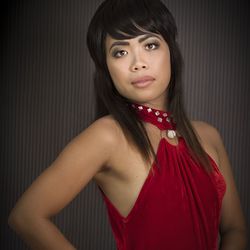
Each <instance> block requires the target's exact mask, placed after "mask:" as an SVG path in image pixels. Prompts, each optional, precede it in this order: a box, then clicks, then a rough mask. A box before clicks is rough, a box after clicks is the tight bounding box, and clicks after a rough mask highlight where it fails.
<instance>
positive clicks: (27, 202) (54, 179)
mask: <svg viewBox="0 0 250 250" xmlns="http://www.w3.org/2000/svg"><path fill="white" fill-rule="evenodd" d="M115 143H116V142H115V133H114V123H113V122H112V121H111V119H110V118H101V119H99V120H98V121H96V122H95V123H93V124H92V125H91V126H90V127H89V128H87V129H86V130H85V131H84V132H82V133H81V134H80V135H78V136H77V137H76V138H74V139H73V140H72V141H71V142H70V143H69V144H68V145H67V146H66V147H65V149H64V150H63V151H62V152H61V153H60V155H59V156H58V158H57V159H56V160H55V161H54V162H53V163H52V165H51V166H50V167H49V168H47V169H46V170H45V171H44V172H43V173H42V174H41V175H40V176H39V177H38V178H37V179H36V180H35V181H34V182H33V183H32V185H31V186H30V187H29V188H28V190H27V191H26V192H25V193H24V194H23V195H22V196H21V198H20V199H19V201H18V202H17V204H16V206H15V207H14V209H13V210H12V211H11V214H10V216H9V225H10V226H11V227H12V228H13V229H14V230H15V231H16V232H17V233H18V234H19V235H20V236H21V237H22V238H23V239H24V241H26V243H27V244H28V245H29V246H30V247H31V248H32V249H51V250H52V249H57V250H58V249H60V250H64V249H65V250H66V249H75V248H74V247H73V246H72V245H71V244H70V243H69V241H68V240H67V239H66V238H65V237H64V236H63V235H62V233H61V232H60V231H59V230H58V229H57V227H56V226H55V225H54V224H53V223H52V222H51V221H50V217H52V216H53V215H55V214H57V213H58V212H59V211H60V210H61V209H62V208H63V207H65V206H66V205H67V204H68V203H69V202H71V201H72V199H73V198H74V197H75V196H76V195H77V194H78V193H79V192H80V191H81V190H82V189H83V188H84V187H85V186H86V184H87V183H88V182H89V181H90V180H91V179H92V178H93V177H94V176H95V174H96V173H97V172H99V171H101V170H102V168H103V167H104V166H105V165H106V162H108V160H109V158H110V156H111V154H112V150H113V149H114V147H115Z"/></svg>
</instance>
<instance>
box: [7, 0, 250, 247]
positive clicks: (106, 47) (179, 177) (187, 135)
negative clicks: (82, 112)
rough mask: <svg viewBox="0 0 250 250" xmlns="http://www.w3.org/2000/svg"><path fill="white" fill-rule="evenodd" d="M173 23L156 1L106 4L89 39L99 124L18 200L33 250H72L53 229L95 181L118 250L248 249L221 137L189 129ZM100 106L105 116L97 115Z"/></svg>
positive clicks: (17, 222) (19, 219) (13, 220)
mask: <svg viewBox="0 0 250 250" xmlns="http://www.w3.org/2000/svg"><path fill="white" fill-rule="evenodd" d="M176 35H177V29H176V24H175V21H174V18H173V16H172V15H171V13H170V12H169V11H168V9H167V8H166V7H165V5H163V4H162V3H161V2H160V1H159V0H154V1H152V0H140V1H139V0H106V1H104V2H103V3H102V4H101V6H100V7H99V8H98V10H97V11H96V13H95V15H94V17H93V19H92V21H91V23H90V25H89V30H88V34H87V43H88V48H89V51H90V54H91V56H92V58H93V60H94V62H95V66H96V72H95V79H94V80H95V89H96V93H97V103H98V104H99V106H98V107H99V108H100V109H99V114H102V117H98V119H97V120H96V121H95V122H94V123H93V124H92V125H91V126H89V127H88V128H87V129H86V130H85V131H83V132H82V133H81V134H79V135H78V136H77V137H76V138H74V139H73V140H72V141H71V142H70V143H69V144H68V145H67V146H66V148H65V149H64V150H63V151H62V152H61V154H60V155H59V157H58V158H57V159H56V160H55V161H54V162H53V164H52V165H51V166H50V167H49V168H48V169H47V170H45V171H44V172H43V173H42V174H41V175H40V176H39V177H38V179H37V180H36V181H35V182H34V183H33V184H32V185H31V187H30V188H29V189H28V190H27V191H26V192H25V193H24V194H23V196H22V197H21V198H20V200H19V201H18V203H17V204H16V206H15V208H14V209H13V211H12V212H11V215H10V218H9V223H10V225H11V226H12V227H13V228H14V229H15V230H16V231H17V232H18V233H19V234H20V235H21V236H22V237H23V239H24V240H25V241H26V242H27V243H28V244H29V245H30V246H31V247H32V248H33V249H74V247H73V246H72V244H71V243H70V242H68V241H67V240H66V239H65V237H64V236H63V235H62V234H61V232H60V231H59V230H58V228H56V227H55V225H54V224H52V222H51V221H50V217H52V216H53V215H55V214H56V213H58V212H59V211H60V210H61V209H62V208H63V207H65V206H66V205H67V204H68V203H69V202H70V201H71V200H72V199H73V198H74V197H75V196H76V195H77V194H78V193H79V192H80V191H81V190H82V189H83V188H84V187H85V186H86V185H87V183H88V182H89V181H90V180H91V179H92V178H94V180H95V181H96V183H97V184H98V186H99V188H100V191H101V193H102V195H103V198H104V201H105V202H106V205H107V210H108V214H109V219H110V223H111V226H112V230H113V233H114V237H115V240H116V243H117V248H118V249H121V250H130V249H131V250H132V249H135V250H155V249H157V250H166V249H171V250H175V249H176V250H177V249H178V250H180V249H186V250H188V249H190V250H194V249H195V250H206V249H207V250H212V249H213V250H215V249H218V248H219V245H218V242H219V238H218V236H219V229H220V235H221V240H220V249H223V250H230V249H232V250H233V249H234V250H236V249H237V250H240V249H245V246H246V236H245V234H246V233H245V231H246V228H245V222H244V218H243V214H242V210H241V207H240V201H239V197H238V194H237V191H236V187H235V183H234V179H233V175H232V172H231V169H230V164H229V161H228V157H227V154H226V151H225V149H224V146H223V143H222V140H221V137H220V135H219V132H218V131H217V130H216V129H215V128H214V127H212V126H211V125H209V124H206V123H204V122H197V121H189V120H188V118H187V116H186V114H185V111H184V107H183V103H182V88H181V81H182V80H181V73H182V57H181V54H180V50H179V48H178V45H177V42H176ZM103 107H104V108H103Z"/></svg>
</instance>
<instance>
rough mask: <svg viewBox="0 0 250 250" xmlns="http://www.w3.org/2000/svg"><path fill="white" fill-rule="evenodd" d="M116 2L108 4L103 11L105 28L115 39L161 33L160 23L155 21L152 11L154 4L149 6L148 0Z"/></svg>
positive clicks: (117, 0)
mask: <svg viewBox="0 0 250 250" xmlns="http://www.w3.org/2000/svg"><path fill="white" fill-rule="evenodd" d="M111 2H113V1H111ZM114 2H115V3H114ZM114 2H113V3H112V4H111V3H110V4H108V5H106V6H105V9H106V10H105V11H103V13H105V16H103V28H104V30H105V31H106V33H107V34H109V35H110V36H111V37H113V38H114V39H119V40H123V39H131V38H134V37H136V36H139V35H143V34H146V33H157V34H160V33H161V32H160V29H161V28H160V27H159V23H158V25H157V23H156V22H154V18H153V13H152V12H151V11H150V7H151V8H152V6H148V4H147V1H137V0H127V1H119V0H116V1H114ZM124 2H126V3H125V4H124ZM151 5H152V4H151ZM158 17H159V16H158Z"/></svg>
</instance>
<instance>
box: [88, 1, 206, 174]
mask: <svg viewBox="0 0 250 250" xmlns="http://www.w3.org/2000/svg"><path fill="white" fill-rule="evenodd" d="M148 32H150V33H157V34H160V35H162V37H163V38H164V39H165V41H166V43H167V44H168V46H169V50H170V60H171V79H170V83H169V85H168V91H167V93H168V96H167V108H168V111H170V112H172V114H173V117H174V119H175V121H176V123H177V131H178V133H179V134H180V135H181V136H182V137H183V138H184V139H185V141H186V142H187V145H188V147H189V150H190V153H191V155H192V157H193V159H194V160H195V161H197V162H199V163H200V164H201V165H202V166H204V167H205V168H206V169H207V170H209V169H210V167H211V166H210V162H209V160H208V156H207V154H206V153H205V151H204V150H203V148H202V147H201V145H200V143H199V141H198V138H197V135H196V134H195V133H194V130H193V128H192V126H191V123H190V121H189V119H188V118H187V115H186V112H185V110H184V105H183V97H182V68H183V59H182V55H181V52H180V49H179V46H178V43H177V41H176V37H177V27H176V23H175V20H174V17H173V16H172V14H171V13H170V11H169V10H168V9H167V7H166V6H165V5H164V4H163V3H162V2H161V1H160V0H106V1H104V2H103V3H102V4H101V5H100V6H99V8H98V9H97V11H96V13H95V14H94V16H93V18H92V20H91V22H90V24H89V28H88V32H87V45H88V49H89V52H90V55H91V57H92V59H93V60H94V63H95V68H96V70H95V73H94V84H95V93H96V110H97V113H96V119H97V118H99V117H101V116H104V115H107V114H111V115H112V116H113V117H114V118H115V119H116V120H117V121H118V123H119V124H120V126H121V128H122V130H123V132H124V134H125V135H126V136H127V138H129V139H132V141H133V142H134V143H135V145H136V146H137V147H138V149H139V151H140V152H141V154H142V155H143V156H144V157H145V159H146V160H147V161H150V156H151V155H153V156H154V158H155V153H154V150H153V147H152V145H151V143H150V140H149V138H148V135H147V133H146V130H145V128H144V126H143V124H142V122H141V121H140V120H139V119H137V116H136V113H135V111H134V110H133V109H131V108H130V106H129V105H127V104H128V103H129V100H128V99H127V98H125V97H123V96H121V95H120V94H119V93H118V91H117V90H116V88H115V87H114V84H113V81H112V79H111V76H110V74H109V71H108V67H107V64H106V51H105V40H106V36H107V34H109V35H110V36H111V37H113V38H114V39H118V40H122V39H130V38H134V37H136V36H139V35H143V34H145V33H148Z"/></svg>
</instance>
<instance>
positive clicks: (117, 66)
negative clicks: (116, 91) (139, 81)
mask: <svg viewBox="0 0 250 250" xmlns="http://www.w3.org/2000/svg"><path fill="white" fill-rule="evenodd" d="M107 65H108V70H109V73H110V76H111V78H112V80H113V82H114V84H115V85H116V86H119V85H121V84H122V82H123V81H124V80H125V79H126V76H127V73H126V72H125V68H124V65H122V64H121V63H119V62H117V63H114V62H112V63H108V64H107Z"/></svg>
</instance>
